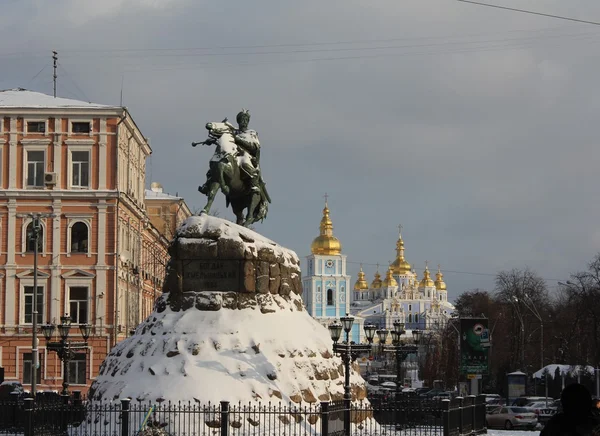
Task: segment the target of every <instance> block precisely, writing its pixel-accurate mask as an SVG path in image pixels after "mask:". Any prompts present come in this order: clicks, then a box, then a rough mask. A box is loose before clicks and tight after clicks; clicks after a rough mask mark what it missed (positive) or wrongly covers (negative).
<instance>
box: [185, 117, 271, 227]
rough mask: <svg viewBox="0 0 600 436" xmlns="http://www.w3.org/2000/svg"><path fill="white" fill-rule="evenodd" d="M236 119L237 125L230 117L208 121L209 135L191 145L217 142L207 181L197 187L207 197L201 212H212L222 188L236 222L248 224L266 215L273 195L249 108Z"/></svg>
mask: <svg viewBox="0 0 600 436" xmlns="http://www.w3.org/2000/svg"><path fill="white" fill-rule="evenodd" d="M236 121H237V123H238V128H237V129H236V128H235V126H233V125H232V124H231V123H230V122H228V121H227V118H225V119H224V120H223V121H221V122H220V123H207V124H206V129H207V130H208V139H206V140H205V141H202V142H192V147H195V146H196V145H199V144H201V145H215V146H216V147H215V152H214V154H213V156H212V158H211V159H210V164H209V169H208V172H207V173H206V183H204V185H201V186H199V187H198V191H200V192H201V193H203V194H204V195H206V196H207V197H208V200H207V202H206V206H204V209H203V210H202V212H204V213H207V214H208V213H210V208H211V206H212V204H213V201H214V199H215V196H216V195H217V192H218V191H219V189H221V192H222V193H223V194H225V200H226V205H227V206H229V205H230V204H231V208H232V209H233V213H234V214H235V217H236V223H237V224H240V225H243V226H249V225H251V224H252V223H255V222H257V221H262V220H263V219H265V217H266V216H267V211H268V209H269V203H270V202H271V198H270V197H269V194H268V192H267V187H266V185H265V182H264V180H263V178H262V174H261V171H260V142H259V140H258V133H256V131H255V130H251V129H249V128H248V124H249V123H250V112H249V111H248V110H246V109H243V110H242V111H241V112H240V113H239V114H237V117H236ZM244 210H246V216H245V217H244Z"/></svg>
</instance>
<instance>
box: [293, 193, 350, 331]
mask: <svg viewBox="0 0 600 436" xmlns="http://www.w3.org/2000/svg"><path fill="white" fill-rule="evenodd" d="M310 249H311V252H312V254H311V255H310V256H308V257H307V259H306V260H307V268H306V270H305V271H306V275H305V276H304V277H303V278H302V289H303V290H302V298H303V300H304V304H305V306H306V310H307V311H308V313H309V314H310V315H311V316H312V317H313V318H315V319H316V320H317V321H319V322H320V323H321V324H322V325H324V326H328V325H329V324H331V323H332V322H333V321H335V320H336V319H338V320H339V318H340V317H342V316H344V315H346V314H347V313H350V285H351V283H350V276H349V275H348V274H347V273H346V255H345V254H342V244H341V243H340V241H339V240H338V239H337V238H336V237H335V236H333V223H332V222H331V218H330V217H329V207H328V206H327V203H325V208H324V209H323V218H322V219H321V224H320V232H319V236H317V237H316V238H315V239H314V241H313V242H312V244H311V246H310ZM361 329H362V323H361V320H358V319H357V320H356V321H355V323H354V326H353V329H352V332H351V337H350V340H353V341H358V340H360V334H361V333H360V331H361Z"/></svg>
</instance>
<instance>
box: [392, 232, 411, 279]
mask: <svg viewBox="0 0 600 436" xmlns="http://www.w3.org/2000/svg"><path fill="white" fill-rule="evenodd" d="M400 228H402V226H400ZM392 271H393V272H394V274H408V273H410V263H408V262H407V261H406V259H405V258H404V241H403V240H402V233H399V234H398V242H396V260H394V262H392Z"/></svg>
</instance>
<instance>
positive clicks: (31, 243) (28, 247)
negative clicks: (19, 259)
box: [25, 221, 44, 253]
mask: <svg viewBox="0 0 600 436" xmlns="http://www.w3.org/2000/svg"><path fill="white" fill-rule="evenodd" d="M25 235H26V236H25V237H26V238H27V240H26V244H25V251H27V252H30V253H33V252H34V251H35V235H34V234H33V221H31V222H30V223H29V224H27V230H25ZM37 250H38V253H42V252H43V251H44V227H43V226H42V224H41V223H40V230H39V236H38V240H37Z"/></svg>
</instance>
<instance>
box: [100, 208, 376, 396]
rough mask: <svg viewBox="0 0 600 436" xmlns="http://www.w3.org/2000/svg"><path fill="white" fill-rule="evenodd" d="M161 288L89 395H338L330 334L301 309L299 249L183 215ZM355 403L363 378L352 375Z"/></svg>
mask: <svg viewBox="0 0 600 436" xmlns="http://www.w3.org/2000/svg"><path fill="white" fill-rule="evenodd" d="M170 254H171V260H170V263H169V267H168V270H167V277H166V280H165V284H164V294H163V295H162V296H161V297H160V298H159V299H158V300H157V302H156V305H155V310H154V312H153V313H152V314H151V315H150V316H149V317H148V319H146V320H145V321H144V322H143V323H142V324H140V325H139V326H138V327H137V329H136V332H135V334H133V335H132V336H131V337H129V338H127V339H126V340H124V341H122V342H120V343H119V344H117V345H116V346H115V347H114V348H113V349H112V350H111V352H110V353H109V355H108V356H107V358H106V359H105V361H104V363H103V365H102V368H101V370H100V374H98V376H97V377H96V381H95V382H94V384H93V385H92V388H91V390H90V396H91V397H92V398H94V399H99V398H102V399H108V400H114V399H118V398H123V397H125V396H128V397H131V398H135V399H139V400H141V401H150V402H153V401H156V400H157V399H159V398H162V399H164V400H170V401H192V402H194V403H201V404H204V403H207V402H209V401H210V402H213V403H214V402H217V403H218V402H219V401H222V400H225V401H230V402H232V403H233V402H238V401H239V402H242V403H248V402H259V401H262V402H266V401H275V402H278V401H280V400H281V401H283V402H291V403H296V404H298V403H300V402H302V403H317V402H318V401H329V400H341V399H342V398H343V391H344V389H343V385H344V377H343V364H342V361H341V359H340V358H338V357H335V356H333V355H332V342H331V339H330V336H329V332H328V331H327V329H326V328H324V327H323V326H321V325H320V324H319V323H318V322H317V321H315V320H314V319H313V318H311V317H310V315H309V314H308V312H306V310H305V309H304V306H303V303H302V298H301V292H302V286H301V282H300V276H301V273H300V262H299V260H298V257H297V255H296V254H295V253H294V252H293V251H291V250H288V249H286V248H284V247H281V246H280V245H278V244H276V243H275V242H273V241H271V240H269V239H267V238H265V237H263V236H261V235H260V234H258V233H256V232H253V231H252V230H249V229H247V228H245V227H241V226H238V225H236V224H233V223H231V222H229V221H226V220H223V219H220V218H215V217H210V216H207V215H201V216H195V217H190V218H188V219H187V220H186V221H185V223H184V224H183V225H182V226H181V227H180V229H179V230H178V232H177V237H176V238H175V239H174V240H173V242H172V244H171V247H170ZM350 380H351V385H352V394H353V398H354V399H355V400H361V399H364V398H365V397H366V389H365V384H364V380H363V379H362V377H360V375H359V374H358V372H357V367H354V369H353V371H352V373H351V378H350Z"/></svg>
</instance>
